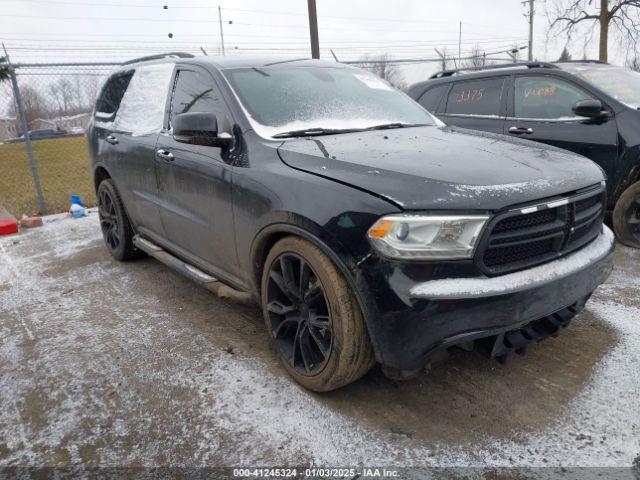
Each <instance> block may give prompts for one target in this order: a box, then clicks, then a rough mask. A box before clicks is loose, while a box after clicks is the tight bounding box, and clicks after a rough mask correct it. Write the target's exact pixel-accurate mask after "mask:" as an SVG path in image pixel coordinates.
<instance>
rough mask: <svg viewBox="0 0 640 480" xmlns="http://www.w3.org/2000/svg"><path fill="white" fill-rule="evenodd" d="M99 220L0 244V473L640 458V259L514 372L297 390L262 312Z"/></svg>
mask: <svg viewBox="0 0 640 480" xmlns="http://www.w3.org/2000/svg"><path fill="white" fill-rule="evenodd" d="M96 217H97V215H96V214H95V213H92V214H90V216H89V217H87V218H84V219H80V220H72V219H69V218H66V217H64V216H53V217H48V218H47V219H46V223H45V226H44V227H43V228H40V229H35V230H31V231H27V232H25V233H21V234H19V235H17V236H12V237H4V238H2V239H0V391H1V392H2V394H1V396H0V465H5V466H6V465H13V466H23V465H38V466H39V465H47V466H70V465H83V466H88V467H92V466H154V465H167V464H171V465H182V466H199V465H227V466H233V465H255V464H260V465H308V464H310V463H311V462H314V464H316V465H318V464H319V465H327V466H344V465H354V464H365V465H374V466H378V465H405V466H406V465H414V466H434V465H435V466H460V465H484V466H498V467H499V466H505V467H508V466H513V465H518V466H560V465H562V466H619V467H622V466H624V467H628V466H630V465H631V464H632V463H633V462H634V459H635V460H636V461H639V460H638V458H640V297H639V296H638V291H639V290H638V289H639V288H640V263H639V262H640V251H634V250H631V249H627V248H625V247H622V246H618V249H617V252H616V269H615V271H614V273H613V274H612V276H611V278H610V279H609V282H608V283H607V284H605V285H603V286H602V287H601V288H600V289H599V290H598V291H597V293H596V294H595V295H594V297H593V299H592V300H591V301H590V302H589V303H588V305H587V309H586V311H585V312H584V313H583V314H581V315H580V316H579V317H578V318H576V319H575V320H574V322H572V324H571V325H570V327H569V328H568V329H567V330H566V331H564V332H563V333H562V334H561V335H560V336H559V337H558V338H556V339H551V340H548V341H546V342H543V343H541V344H537V345H535V346H533V347H532V348H530V350H529V352H528V353H527V355H526V356H525V357H518V356H515V357H514V358H512V359H510V362H509V363H508V364H507V366H505V367H503V366H501V365H499V364H498V363H497V362H495V361H492V360H489V359H485V358H484V357H481V356H480V355H478V354H476V353H467V352H462V351H460V352H455V353H454V354H452V355H451V356H450V357H449V358H448V359H447V360H446V361H445V362H444V363H442V364H440V365H438V366H437V368H435V369H434V370H433V371H432V372H430V373H429V374H428V375H426V376H423V377H421V378H419V379H417V380H414V381H411V382H406V383H396V382H392V381H390V380H387V379H386V378H385V377H384V376H383V375H382V374H381V373H380V371H379V369H377V368H374V370H373V371H372V372H371V373H369V374H368V375H367V376H366V377H365V378H364V379H362V380H361V381H359V382H357V383H356V384H354V385H351V386H348V387H346V388H343V389H341V390H339V391H336V392H332V393H329V394H324V395H318V394H313V393H309V392H307V391H305V390H303V389H301V388H300V387H298V386H297V385H296V384H294V383H293V382H292V381H290V380H289V378H288V377H287V375H286V373H285V371H284V370H283V368H282V367H281V366H280V365H279V364H278V361H277V358H276V355H275V352H274V350H273V348H272V347H271V346H270V344H269V342H268V341H267V336H266V333H265V331H264V327H263V324H262V319H261V316H260V312H259V310H258V309H257V307H247V306H240V305H237V304H234V303H231V302H227V301H224V300H220V299H218V298H216V297H214V296H213V295H212V294H210V293H209V292H208V291H206V290H204V289H202V288H200V287H199V286H197V285H195V284H194V283H192V282H191V281H189V280H188V279H186V278H183V277H181V276H180V275H178V274H176V273H174V272H173V271H171V270H170V269H168V268H167V267H165V266H164V265H162V264H160V263H159V262H157V261H155V260H152V259H144V260H140V261H136V262H131V263H118V262H115V261H114V260H112V259H111V258H110V257H109V256H108V255H107V252H106V249H105V248H104V247H103V245H102V240H101V236H100V232H99V226H98V222H97V218H96Z"/></svg>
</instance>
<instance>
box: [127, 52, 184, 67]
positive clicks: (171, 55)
mask: <svg viewBox="0 0 640 480" xmlns="http://www.w3.org/2000/svg"><path fill="white" fill-rule="evenodd" d="M193 57H195V55H193V54H191V53H185V52H169V53H159V54H158V55H147V56H146V57H139V58H134V59H131V60H127V61H126V62H123V63H122V65H130V64H132V63H138V62H150V61H151V60H160V59H162V58H193Z"/></svg>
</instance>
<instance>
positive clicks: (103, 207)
mask: <svg viewBox="0 0 640 480" xmlns="http://www.w3.org/2000/svg"><path fill="white" fill-rule="evenodd" d="M98 215H99V217H100V228H101V229H102V235H103V236H104V240H105V242H106V243H107V246H108V248H109V250H111V251H112V252H113V251H116V250H117V249H118V247H119V246H120V232H119V230H118V215H117V213H116V206H115V203H114V200H113V198H112V197H111V194H110V192H109V191H107V190H106V189H104V190H101V191H100V192H99V198H98Z"/></svg>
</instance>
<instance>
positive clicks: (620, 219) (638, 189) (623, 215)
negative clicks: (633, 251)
mask: <svg viewBox="0 0 640 480" xmlns="http://www.w3.org/2000/svg"><path fill="white" fill-rule="evenodd" d="M613 229H614V231H615V232H616V236H617V237H618V240H619V241H620V242H622V243H624V244H625V245H627V246H629V247H634V248H640V182H636V183H634V184H633V185H631V186H630V187H629V188H627V189H626V190H625V191H624V192H622V195H620V198H619V199H618V203H616V206H615V208H614V210H613Z"/></svg>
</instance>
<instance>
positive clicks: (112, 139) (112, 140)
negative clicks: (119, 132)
mask: <svg viewBox="0 0 640 480" xmlns="http://www.w3.org/2000/svg"><path fill="white" fill-rule="evenodd" d="M105 141H106V142H107V143H110V144H111V145H117V144H118V139H117V138H116V137H114V136H113V135H108V136H107V138H105Z"/></svg>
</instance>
